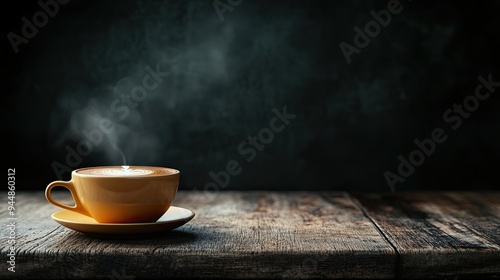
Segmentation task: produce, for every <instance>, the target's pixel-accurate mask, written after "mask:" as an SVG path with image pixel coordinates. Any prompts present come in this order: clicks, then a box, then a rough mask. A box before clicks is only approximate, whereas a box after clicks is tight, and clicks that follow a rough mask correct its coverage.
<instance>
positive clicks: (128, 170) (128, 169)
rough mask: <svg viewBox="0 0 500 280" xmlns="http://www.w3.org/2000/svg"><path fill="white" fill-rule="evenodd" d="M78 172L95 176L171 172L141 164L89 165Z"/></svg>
mask: <svg viewBox="0 0 500 280" xmlns="http://www.w3.org/2000/svg"><path fill="white" fill-rule="evenodd" d="M78 173H80V174H87V175H96V176H154V175H166V174H172V173H174V172H173V171H170V170H169V169H167V168H154V167H143V166H109V167H91V168H84V169H80V170H78Z"/></svg>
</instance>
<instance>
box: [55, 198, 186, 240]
mask: <svg viewBox="0 0 500 280" xmlns="http://www.w3.org/2000/svg"><path fill="white" fill-rule="evenodd" d="M194 215H195V214H194V212H193V211H191V210H189V209H186V208H182V207H176V206H170V208H169V209H168V210H167V212H165V214H163V216H161V217H160V218H159V219H158V221H156V222H151V223H120V224H118V223H117V224H115V223H98V222H97V221H96V220H94V219H93V218H91V217H89V216H85V215H82V214H79V213H76V212H73V211H69V210H59V211H57V212H54V213H53V214H52V219H54V221H56V222H58V223H59V224H61V225H63V226H65V227H67V228H70V229H72V230H76V231H79V232H81V233H84V234H87V235H91V236H95V237H105V238H110V237H111V238H115V237H116V238H124V237H134V236H141V235H151V234H155V233H160V232H164V231H169V230H172V229H174V228H177V227H180V226H182V225H183V224H185V223H187V222H189V221H190V220H191V219H192V218H193V217H194Z"/></svg>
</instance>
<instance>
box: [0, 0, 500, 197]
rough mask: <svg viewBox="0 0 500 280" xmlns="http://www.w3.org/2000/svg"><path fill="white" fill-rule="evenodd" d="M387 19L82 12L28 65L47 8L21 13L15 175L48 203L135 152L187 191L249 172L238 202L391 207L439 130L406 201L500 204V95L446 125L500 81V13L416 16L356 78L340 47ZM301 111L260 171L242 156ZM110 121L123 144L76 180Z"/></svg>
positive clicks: (326, 4) (388, 36) (100, 151)
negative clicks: (251, 197)
mask: <svg viewBox="0 0 500 280" xmlns="http://www.w3.org/2000/svg"><path fill="white" fill-rule="evenodd" d="M13 2H15V3H13ZM222 2H224V3H226V1H222ZM387 2H388V1H370V2H368V1H250V0H245V1H243V2H242V3H241V4H240V5H238V6H236V7H234V10H232V11H231V12H229V11H227V12H225V13H224V14H223V17H224V19H223V21H221V20H220V18H219V16H218V14H217V12H216V10H215V8H214V6H213V2H212V1H148V2H146V1H75V0H73V1H70V2H69V3H68V4H65V5H59V11H58V13H57V14H56V15H55V16H54V17H50V18H49V20H48V23H47V24H46V25H45V26H43V27H41V28H39V30H38V33H37V34H36V36H34V37H33V38H31V39H29V42H28V43H27V44H21V45H20V46H19V53H17V54H16V53H15V52H14V50H13V48H12V46H11V44H10V42H9V40H8V37H7V34H8V33H9V32H14V33H16V34H18V35H21V28H22V26H23V22H22V21H21V18H22V17H23V16H25V17H27V18H28V19H30V21H31V22H32V17H33V15H34V14H35V13H36V12H37V11H40V10H41V8H40V6H39V5H38V4H37V3H36V1H12V2H9V3H4V4H3V8H2V15H1V20H2V33H3V36H4V39H3V41H2V67H1V68H2V73H1V77H2V88H3V92H4V94H3V96H4V99H3V101H2V106H3V107H4V108H3V110H2V114H4V118H3V119H4V120H5V121H4V122H3V131H4V132H3V137H4V139H5V141H6V143H5V146H4V153H3V157H2V158H3V159H2V161H3V162H4V167H5V168H7V167H15V168H16V174H17V178H18V179H17V180H18V182H17V189H18V190H21V189H39V190H42V189H44V188H45V186H46V185H47V184H48V183H49V182H50V181H53V180H56V179H58V175H57V174H56V172H55V171H54V168H53V166H52V165H53V164H54V163H55V162H58V163H60V164H61V165H64V166H67V168H68V169H74V168H77V167H84V166H94V165H121V164H123V160H122V158H121V156H120V153H119V152H118V151H119V150H120V151H122V152H123V154H124V155H125V157H126V163H127V164H130V165H157V166H168V167H174V168H177V169H179V170H180V171H181V174H182V175H181V186H180V189H193V188H197V189H203V187H204V186H205V185H206V184H207V183H209V182H212V179H211V177H210V176H209V172H210V171H213V172H218V171H220V170H224V169H225V168H226V164H227V162H228V161H229V160H236V161H237V162H239V164H240V166H241V168H242V171H241V173H240V174H239V175H237V176H232V177H231V178H230V183H229V185H228V186H227V187H226V188H225V189H256V190H299V189H300V190H349V191H356V190H360V191H364V190H370V191H389V190H390V189H389V186H388V184H387V182H386V180H385V179H384V175H383V174H384V172H386V171H391V172H394V173H397V168H398V164H399V160H398V159H397V157H398V156H399V155H402V156H403V157H405V158H408V154H409V153H410V152H411V151H412V150H414V149H415V147H416V146H415V144H414V143H413V141H414V140H415V139H417V138H418V139H424V138H428V137H430V136H431V132H432V130H433V129H434V128H438V127H439V128H443V129H444V130H445V132H446V134H447V136H448V139H447V140H446V141H445V142H444V143H442V144H439V145H437V147H436V150H435V152H434V153H433V154H432V155H430V156H429V157H428V158H426V159H425V162H424V163H423V164H422V165H421V166H418V167H417V168H416V169H415V171H414V173H413V174H412V175H411V176H409V177H408V178H407V179H406V180H405V181H404V182H403V183H398V184H396V186H395V187H396V191H403V190H439V189H464V190H478V189H483V190H485V189H494V188H497V186H498V181H497V174H498V170H499V167H500V163H499V162H500V161H499V159H500V158H499V156H500V145H499V143H500V110H499V105H500V97H499V96H498V95H499V94H500V88H497V91H495V92H494V93H492V95H491V97H490V98H489V99H487V100H485V101H482V102H481V103H480V105H479V108H478V109H477V110H476V111H474V112H472V114H471V116H470V117H469V118H468V119H464V120H463V124H462V126H460V127H459V128H458V129H456V130H453V129H451V124H452V123H446V122H445V121H444V120H443V113H444V112H445V111H446V110H447V109H449V108H452V106H453V104H454V103H460V104H461V103H462V102H463V100H464V98H465V97H467V96H469V95H471V94H473V93H474V89H475V88H476V86H477V85H478V80H477V77H478V76H479V75H482V76H483V77H485V78H486V77H487V76H488V75H489V74H492V77H493V80H494V81H500V73H499V71H498V70H499V67H498V66H499V62H500V61H499V50H500V44H499V38H500V17H498V14H499V11H500V3H499V2H496V1H474V2H472V1H469V2H467V3H462V2H460V3H457V2H456V1H439V2H434V1H411V2H410V1H401V5H402V7H403V10H402V11H401V13H399V14H397V15H392V18H391V22H390V23H389V25H388V26H387V27H382V28H381V30H380V33H379V34H378V35H377V36H375V37H374V38H372V39H371V41H370V43H369V45H368V46H366V47H365V48H363V49H361V52H360V53H359V54H354V55H352V56H351V59H352V62H351V63H347V61H346V59H345V58H344V56H343V54H342V51H341V49H340V47H339V44H340V43H341V42H343V41H344V42H346V43H348V44H351V45H353V44H354V43H353V39H354V35H355V31H354V30H353V28H354V27H355V26H358V27H360V28H361V29H364V26H365V24H366V23H368V22H369V21H371V20H373V17H372V15H371V14H370V11H371V10H374V11H376V12H377V11H379V10H381V9H386V7H387ZM157 65H159V67H160V68H161V70H162V71H168V72H169V73H170V75H169V76H168V77H166V78H164V79H163V81H162V82H161V83H160V84H159V86H158V87H157V88H156V89H155V90H152V91H150V92H149V93H148V95H147V98H145V100H143V101H142V102H139V103H138V104H137V107H136V108H131V109H133V110H131V111H130V114H128V115H127V117H126V118H124V119H120V118H119V115H117V114H116V112H113V110H111V109H110V108H111V104H112V103H113V101H114V100H119V98H120V95H121V94H130V91H131V89H132V88H133V87H135V86H137V85H141V84H142V79H143V77H144V76H145V75H146V74H147V72H146V71H145V67H146V66H149V67H151V68H153V69H155V68H156V66H157ZM284 106H286V107H287V111H288V112H290V113H293V114H297V117H296V118H295V119H293V120H291V122H290V124H289V125H287V126H286V128H285V129H284V130H283V131H282V132H279V133H276V134H275V135H274V139H273V141H272V142H271V143H269V144H267V145H265V148H264V149H263V150H262V151H259V152H257V154H256V158H255V159H254V160H252V161H250V162H247V161H246V160H245V159H246V158H247V156H244V155H241V154H240V153H239V152H238V150H237V147H238V145H239V144H240V143H241V142H242V141H245V140H246V139H247V137H248V136H253V135H257V133H258V132H259V130H261V129H262V128H265V127H269V121H270V119H271V118H272V117H273V112H272V110H273V108H276V109H278V110H280V111H281V110H282V108H283V107H284ZM122 116H123V115H122ZM103 119H108V120H110V121H112V122H113V127H114V128H115V129H114V133H111V134H106V135H104V136H103V141H102V142H101V143H100V144H99V145H95V146H93V147H92V150H91V151H90V153H89V154H88V155H86V156H82V157H81V162H79V163H78V164H76V165H75V166H70V165H69V164H68V162H67V160H66V155H67V154H68V152H67V149H68V147H69V149H73V150H75V149H76V148H77V145H78V143H81V142H82V140H83V139H85V138H84V136H83V135H82V133H81V131H82V130H83V129H87V130H92V129H95V128H97V127H98V123H99V122H100V121H101V120H103ZM61 178H62V179H65V180H68V179H70V174H69V172H64V174H62V175H61Z"/></svg>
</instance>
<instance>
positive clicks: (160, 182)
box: [45, 166, 180, 223]
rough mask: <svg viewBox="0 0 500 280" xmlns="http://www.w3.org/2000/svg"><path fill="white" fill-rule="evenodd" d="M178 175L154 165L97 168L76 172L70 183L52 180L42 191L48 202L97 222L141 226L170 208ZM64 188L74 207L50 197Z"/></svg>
mask: <svg viewBox="0 0 500 280" xmlns="http://www.w3.org/2000/svg"><path fill="white" fill-rule="evenodd" d="M179 178H180V172H179V171H178V170H176V169H172V168H166V167H154V166H97V167H88V168H81V169H76V170H74V171H73V172H72V173H71V180H70V181H54V182H52V183H50V184H49V185H48V186H47V188H46V189H45V197H46V198H47V200H48V201H49V202H50V203H52V204H54V205H56V206H58V207H61V208H63V209H67V210H71V211H75V212H77V213H80V214H84V215H87V216H90V217H92V218H94V219H95V220H96V221H97V222H99V223H144V222H154V221H156V220H158V219H159V218H160V217H161V216H162V215H163V214H164V213H165V212H166V211H167V210H168V208H169V207H170V205H171V204H172V201H173V200H174V197H175V195H176V194H177V189H178V186H179ZM58 186H60V187H64V188H67V189H68V190H69V191H70V192H71V195H72V196H73V200H74V202H75V205H74V206H70V205H66V204H62V203H60V202H58V201H56V200H54V199H53V198H52V195H51V191H52V189H53V188H54V187H58Z"/></svg>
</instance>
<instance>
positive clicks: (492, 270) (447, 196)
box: [353, 192, 500, 279]
mask: <svg viewBox="0 0 500 280" xmlns="http://www.w3.org/2000/svg"><path fill="white" fill-rule="evenodd" d="M353 196H355V197H356V199H357V200H358V201H359V203H360V204H361V205H363V208H364V209H365V211H366V213H367V215H368V216H369V217H370V218H371V219H372V220H373V221H374V223H375V224H376V225H377V226H378V227H379V228H380V229H381V231H382V232H383V233H384V235H385V236H386V237H387V239H388V240H389V241H390V242H391V244H393V245H394V246H395V248H397V251H398V254H399V261H398V272H397V276H398V277H400V278H434V277H436V278H449V279H457V278H458V279H462V278H471V277H480V278H486V277H491V278H499V277H500V194H499V193H453V192H445V193H437V192H427V193H416V192H413V193H411V192H410V193H395V194H366V193H363V194H355V195H353Z"/></svg>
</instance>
